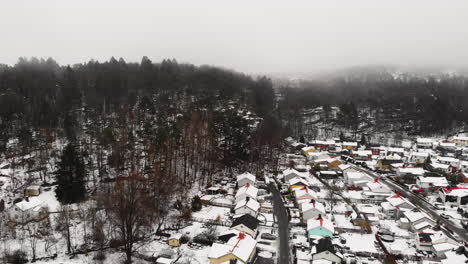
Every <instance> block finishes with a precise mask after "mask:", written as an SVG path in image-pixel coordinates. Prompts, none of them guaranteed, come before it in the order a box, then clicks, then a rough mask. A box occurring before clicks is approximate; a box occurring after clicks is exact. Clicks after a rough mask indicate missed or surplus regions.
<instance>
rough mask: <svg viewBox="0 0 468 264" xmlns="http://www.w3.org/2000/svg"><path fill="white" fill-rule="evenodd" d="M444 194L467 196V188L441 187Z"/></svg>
mask: <svg viewBox="0 0 468 264" xmlns="http://www.w3.org/2000/svg"><path fill="white" fill-rule="evenodd" d="M442 192H443V193H444V194H446V195H447V194H448V195H451V196H459V197H465V196H468V188H457V187H455V188H442Z"/></svg>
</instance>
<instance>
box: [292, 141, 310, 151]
mask: <svg viewBox="0 0 468 264" xmlns="http://www.w3.org/2000/svg"><path fill="white" fill-rule="evenodd" d="M304 147H307V146H306V144H304V143H301V142H294V143H292V144H291V150H293V151H299V150H301V149H302V148H304Z"/></svg>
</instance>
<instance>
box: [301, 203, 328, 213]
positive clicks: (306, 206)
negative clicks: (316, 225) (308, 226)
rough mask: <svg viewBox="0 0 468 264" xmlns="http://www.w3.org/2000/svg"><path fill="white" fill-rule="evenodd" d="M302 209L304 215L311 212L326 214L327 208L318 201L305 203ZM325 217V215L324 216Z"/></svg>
mask: <svg viewBox="0 0 468 264" xmlns="http://www.w3.org/2000/svg"><path fill="white" fill-rule="evenodd" d="M301 207H302V213H304V212H307V211H309V210H314V209H315V210H317V211H320V212H322V213H323V214H325V206H324V205H323V204H322V203H320V202H317V201H314V202H309V203H303V204H301ZM324 216H325V215H324Z"/></svg>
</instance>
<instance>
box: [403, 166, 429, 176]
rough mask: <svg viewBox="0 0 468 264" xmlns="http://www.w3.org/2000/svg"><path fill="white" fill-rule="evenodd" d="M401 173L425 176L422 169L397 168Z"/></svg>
mask: <svg viewBox="0 0 468 264" xmlns="http://www.w3.org/2000/svg"><path fill="white" fill-rule="evenodd" d="M397 171H398V172H399V173H411V174H414V175H424V169H423V168H421V167H399V168H397Z"/></svg>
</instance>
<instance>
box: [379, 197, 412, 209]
mask: <svg viewBox="0 0 468 264" xmlns="http://www.w3.org/2000/svg"><path fill="white" fill-rule="evenodd" d="M386 200H387V202H389V203H390V204H391V205H392V206H394V207H399V206H401V205H403V204H407V205H409V206H410V207H413V208H414V207H415V206H414V204H412V203H410V202H409V201H408V200H406V199H405V198H404V197H403V196H401V195H399V194H395V195H392V196H390V197H387V199H386Z"/></svg>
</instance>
